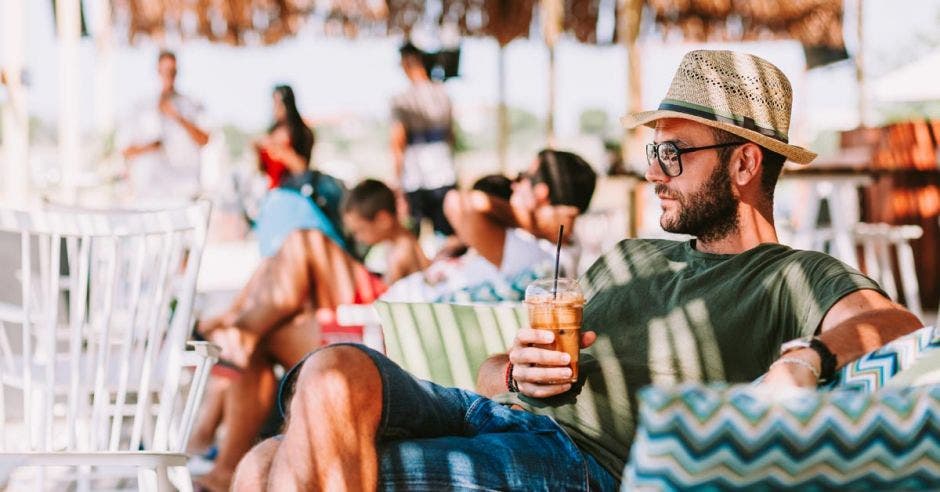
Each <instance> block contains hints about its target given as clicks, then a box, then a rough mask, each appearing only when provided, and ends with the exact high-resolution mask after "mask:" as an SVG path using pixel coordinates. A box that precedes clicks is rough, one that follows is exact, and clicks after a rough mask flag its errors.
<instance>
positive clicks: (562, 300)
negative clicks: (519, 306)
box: [525, 278, 584, 383]
mask: <svg viewBox="0 0 940 492" xmlns="http://www.w3.org/2000/svg"><path fill="white" fill-rule="evenodd" d="M525 304H526V307H527V308H528V312H529V326H531V327H532V328H534V329H536V330H549V331H552V332H553V333H554V334H555V339H554V341H552V343H549V344H542V345H535V346H536V347H539V348H544V349H548V350H554V351H557V352H566V353H567V354H568V355H569V356H570V357H571V362H570V363H569V364H568V365H569V367H571V379H570V380H569V381H564V382H571V383H574V382H576V381H577V380H578V355H579V354H580V351H581V313H582V312H583V311H584V294H582V292H581V286H580V285H578V281H577V280H574V279H570V278H559V279H558V285H557V288H556V286H555V280H554V279H544V280H536V281H535V282H532V283H531V284H529V286H528V287H527V288H526V290H525Z"/></svg>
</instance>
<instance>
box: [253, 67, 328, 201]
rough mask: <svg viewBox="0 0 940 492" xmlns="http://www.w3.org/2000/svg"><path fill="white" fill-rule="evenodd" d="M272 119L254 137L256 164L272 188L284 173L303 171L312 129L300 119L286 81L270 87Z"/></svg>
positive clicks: (279, 182)
mask: <svg viewBox="0 0 940 492" xmlns="http://www.w3.org/2000/svg"><path fill="white" fill-rule="evenodd" d="M273 100H274V108H273V112H274V123H272V124H271V127H270V128H268V134H267V135H265V136H264V137H262V138H260V139H258V140H255V142H254V147H255V150H257V152H258V167H259V168H260V170H261V171H262V172H264V173H265V174H267V176H268V187H269V188H276V187H278V186H279V185H280V184H281V181H282V180H284V179H285V178H286V177H287V176H286V175H285V174H287V175H300V174H303V173H304V172H305V171H306V170H307V167H308V166H309V164H310V156H311V154H312V153H313V143H314V134H313V130H311V129H310V127H308V126H307V124H306V123H304V120H303V118H302V117H301V116H300V112H299V111H297V103H296V100H295V99H294V90H293V89H291V88H290V86H288V85H279V86H277V87H275V88H274V94H273Z"/></svg>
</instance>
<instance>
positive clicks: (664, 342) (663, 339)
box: [649, 318, 678, 385]
mask: <svg viewBox="0 0 940 492" xmlns="http://www.w3.org/2000/svg"><path fill="white" fill-rule="evenodd" d="M674 358H675V355H674V353H673V350H672V344H671V343H670V342H669V325H668V324H667V323H666V321H665V320H663V319H662V318H656V319H652V320H650V322H649V370H650V380H651V382H652V383H653V384H662V385H672V384H676V383H677V382H678V378H677V377H676V371H675V367H673V363H672V362H673V359H674Z"/></svg>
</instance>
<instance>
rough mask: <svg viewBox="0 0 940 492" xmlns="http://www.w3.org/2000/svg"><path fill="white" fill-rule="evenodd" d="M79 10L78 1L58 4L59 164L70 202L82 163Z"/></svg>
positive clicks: (72, 198)
mask: <svg viewBox="0 0 940 492" xmlns="http://www.w3.org/2000/svg"><path fill="white" fill-rule="evenodd" d="M80 8H81V3H80V2H79V0H58V1H57V2H56V19H57V26H56V27H57V29H58V35H59V36H58V43H59V162H60V163H61V165H62V173H61V176H62V181H61V185H62V193H63V197H64V199H65V200H67V201H72V200H74V199H75V196H76V190H77V185H78V175H79V166H80V163H81V155H80V152H81V142H80V135H79V131H80V128H79V119H78V116H79V113H78V112H79V90H78V89H79V87H78V83H79V81H78V75H79V73H78V70H79V60H78V41H79V36H80V34H81V10H80Z"/></svg>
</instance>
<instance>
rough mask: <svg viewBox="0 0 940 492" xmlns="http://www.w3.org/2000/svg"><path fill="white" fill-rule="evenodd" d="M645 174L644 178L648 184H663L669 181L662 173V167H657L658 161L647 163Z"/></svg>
mask: <svg viewBox="0 0 940 492" xmlns="http://www.w3.org/2000/svg"><path fill="white" fill-rule="evenodd" d="M647 164H648V165H647V166H646V172H645V173H644V175H643V176H644V177H645V178H646V180H647V181H649V182H650V183H665V182H667V181H669V176H667V175H666V173H664V172H663V169H662V166H660V165H659V161H653V163H652V164H649V163H647Z"/></svg>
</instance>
